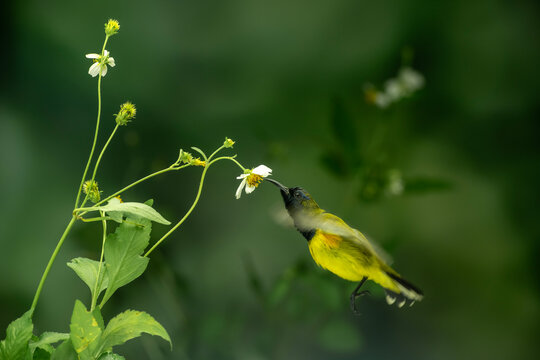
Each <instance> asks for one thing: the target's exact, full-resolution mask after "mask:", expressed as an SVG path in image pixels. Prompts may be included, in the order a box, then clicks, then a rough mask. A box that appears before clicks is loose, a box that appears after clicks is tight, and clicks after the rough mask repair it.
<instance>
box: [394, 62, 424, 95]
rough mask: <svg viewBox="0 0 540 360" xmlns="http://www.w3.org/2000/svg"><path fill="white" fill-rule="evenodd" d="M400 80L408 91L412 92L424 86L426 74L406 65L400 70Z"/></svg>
mask: <svg viewBox="0 0 540 360" xmlns="http://www.w3.org/2000/svg"><path fill="white" fill-rule="evenodd" d="M399 80H400V82H401V83H402V84H403V87H404V88H405V89H407V92H409V93H412V92H415V91H417V90H420V89H421V88H423V87H424V83H425V80H424V76H423V75H422V74H420V73H419V72H418V71H415V70H413V69H411V68H410V67H406V68H403V69H401V71H400V72H399Z"/></svg>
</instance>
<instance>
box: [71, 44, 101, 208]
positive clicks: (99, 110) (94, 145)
mask: <svg viewBox="0 0 540 360" xmlns="http://www.w3.org/2000/svg"><path fill="white" fill-rule="evenodd" d="M107 40H109V35H106V36H105V42H104V43H103V48H102V49H101V56H103V53H104V52H105V46H106V45H107ZM101 71H102V69H101V68H100V69H99V74H98V76H99V78H98V113H97V121H96V131H95V133H94V141H93V142H92V150H90V156H89V157H88V161H87V162H86V167H85V168H84V172H83V176H82V179H81V183H80V185H79V191H77V198H76V199H75V206H74V207H73V208H77V207H78V206H79V200H80V197H81V191H82V187H83V184H84V180H85V179H86V174H87V173H88V169H89V168H90V163H92V157H93V156H94V150H95V148H96V143H97V138H98V134H99V120H100V118H101V78H102V76H101Z"/></svg>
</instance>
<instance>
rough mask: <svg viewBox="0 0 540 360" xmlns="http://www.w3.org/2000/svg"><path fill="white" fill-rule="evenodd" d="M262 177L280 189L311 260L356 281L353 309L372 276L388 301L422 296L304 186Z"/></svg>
mask: <svg viewBox="0 0 540 360" xmlns="http://www.w3.org/2000/svg"><path fill="white" fill-rule="evenodd" d="M265 180H267V181H269V182H271V183H272V184H274V185H276V186H277V187H278V188H279V189H280V192H281V196H282V197H283V200H284V202H285V208H286V209H287V211H288V213H289V215H290V216H291V218H292V220H293V221H294V226H295V227H296V229H297V230H298V231H299V232H300V233H301V234H302V235H303V236H304V237H305V238H306V240H307V241H308V246H309V251H310V253H311V256H312V257H313V260H315V262H316V263H317V264H318V265H319V266H321V267H322V268H324V269H327V270H329V271H331V272H333V273H334V274H336V275H337V276H339V277H341V278H343V279H345V280H349V281H354V282H356V281H359V284H358V286H357V287H356V289H355V290H354V291H353V292H352V294H351V298H350V301H351V308H352V310H353V311H354V312H355V313H357V309H356V298H357V297H359V296H362V295H365V294H369V292H368V291H360V288H361V287H362V285H363V284H364V283H365V282H366V280H373V281H374V282H376V283H377V284H379V285H381V286H382V287H383V288H384V291H385V292H386V301H387V302H388V304H389V305H392V304H393V303H397V305H398V306H399V307H402V306H403V305H405V303H407V302H409V304H410V305H411V306H412V305H413V304H414V302H415V301H420V300H422V297H423V294H422V291H420V290H419V289H418V288H417V287H416V286H414V285H412V284H411V283H410V282H408V281H406V280H405V279H403V278H402V277H401V275H399V274H398V273H397V272H396V271H395V270H393V269H392V268H391V267H390V266H388V264H387V263H386V262H385V261H384V260H383V256H381V253H380V251H377V250H376V249H375V247H374V246H373V244H371V243H370V242H369V241H368V240H367V239H366V237H365V236H364V235H363V234H362V233H361V232H360V231H358V230H356V229H353V228H352V227H350V226H349V225H347V223H345V221H343V220H341V219H340V218H339V217H337V216H335V215H333V214H330V213H328V212H326V211H324V210H323V209H321V208H320V207H319V205H317V203H316V202H315V200H313V198H312V197H311V195H309V194H308V193H307V192H306V191H305V190H304V189H302V188H300V187H294V188H288V187H286V186H284V185H282V184H280V183H279V182H277V181H275V180H272V179H265Z"/></svg>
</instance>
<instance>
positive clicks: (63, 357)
mask: <svg viewBox="0 0 540 360" xmlns="http://www.w3.org/2000/svg"><path fill="white" fill-rule="evenodd" d="M51 360H77V353H76V352H75V349H73V344H72V343H71V340H70V339H67V340H66V341H64V342H63V343H62V344H60V346H58V347H57V348H56V350H55V351H54V352H53V353H52V355H51Z"/></svg>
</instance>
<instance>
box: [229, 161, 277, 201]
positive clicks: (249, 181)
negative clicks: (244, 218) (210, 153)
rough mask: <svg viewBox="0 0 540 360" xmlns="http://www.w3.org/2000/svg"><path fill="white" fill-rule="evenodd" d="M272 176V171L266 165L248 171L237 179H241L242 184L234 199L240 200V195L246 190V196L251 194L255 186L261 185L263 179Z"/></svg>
mask: <svg viewBox="0 0 540 360" xmlns="http://www.w3.org/2000/svg"><path fill="white" fill-rule="evenodd" d="M269 175H272V169H270V168H269V167H268V166H266V165H259V166H257V167H256V168H255V169H253V170H248V172H246V173H244V174H242V175H240V176H238V177H237V179H242V182H241V183H240V185H239V186H238V189H236V198H237V199H240V196H241V195H242V190H243V189H244V188H245V189H246V194H251V193H252V192H253V191H254V190H255V188H256V187H257V186H259V184H260V183H261V181H262V180H263V178H265V177H267V176H269Z"/></svg>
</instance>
